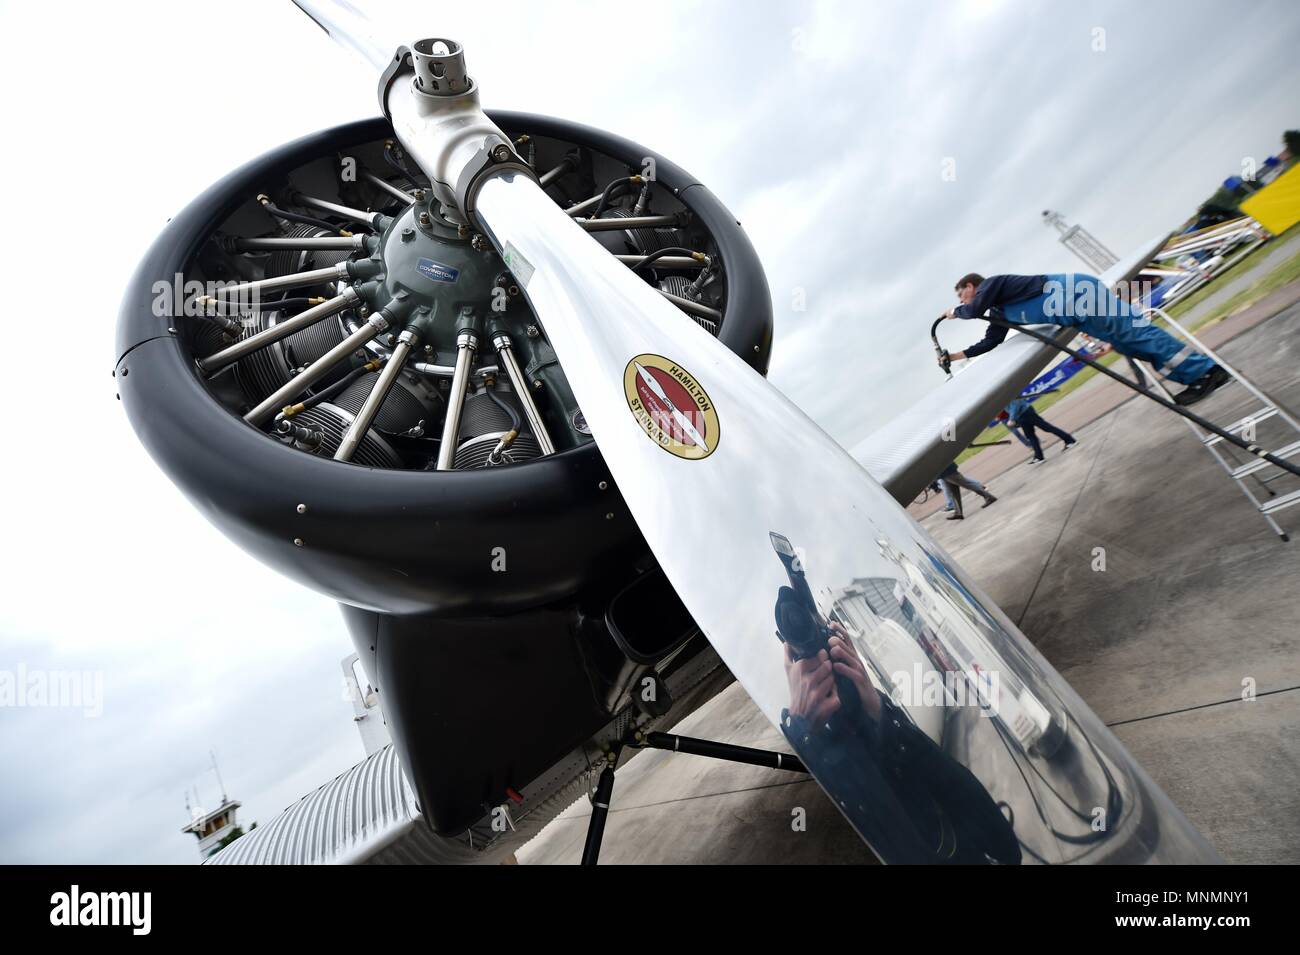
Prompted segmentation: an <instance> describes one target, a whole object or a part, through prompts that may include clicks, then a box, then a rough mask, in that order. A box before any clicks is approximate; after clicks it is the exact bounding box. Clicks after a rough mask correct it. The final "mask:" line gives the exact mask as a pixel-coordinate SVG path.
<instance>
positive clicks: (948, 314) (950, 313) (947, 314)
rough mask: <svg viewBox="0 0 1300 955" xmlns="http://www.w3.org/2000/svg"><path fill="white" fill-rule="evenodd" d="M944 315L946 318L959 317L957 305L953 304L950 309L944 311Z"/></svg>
mask: <svg viewBox="0 0 1300 955" xmlns="http://www.w3.org/2000/svg"><path fill="white" fill-rule="evenodd" d="M943 317H944V318H956V317H957V308H956V306H953V307H952V308H950V309H948V311H946V312H944V313H943Z"/></svg>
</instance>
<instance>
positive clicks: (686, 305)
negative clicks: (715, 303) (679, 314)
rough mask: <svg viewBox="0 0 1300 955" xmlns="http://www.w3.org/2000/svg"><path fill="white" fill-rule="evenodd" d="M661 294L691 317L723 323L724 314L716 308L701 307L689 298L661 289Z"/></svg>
mask: <svg viewBox="0 0 1300 955" xmlns="http://www.w3.org/2000/svg"><path fill="white" fill-rule="evenodd" d="M659 294H660V295H662V296H663V297H664V298H666V299H668V301H670V302H672V303H673V304H674V305H676V306H677V307H678V308H680V309H681V310H682V311H683V312H687V313H688V314H691V315H698V316H700V318H707V319H709V320H710V321H712V322H719V323H721V321H722V313H721V312H719V311H718V310H717V309H716V308H709V306H707V305H701V304H700V303H699V302H692V301H691V300H690V299H689V298H682V297H681V296H680V295H674V294H673V293H672V292H665V291H664V290H663V289H659Z"/></svg>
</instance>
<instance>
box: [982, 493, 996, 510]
mask: <svg viewBox="0 0 1300 955" xmlns="http://www.w3.org/2000/svg"><path fill="white" fill-rule="evenodd" d="M997 501H998V499H997V498H996V497H994V496H993V495H992V494H990V495H989V496H988V497H986V498H984V507H988V506H989V505H990V504H996V503H997ZM983 509H984V508H983V507H982V508H980V510H983Z"/></svg>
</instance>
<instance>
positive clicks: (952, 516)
mask: <svg viewBox="0 0 1300 955" xmlns="http://www.w3.org/2000/svg"><path fill="white" fill-rule="evenodd" d="M948 520H950V521H964V520H966V515H965V514H949V515H948Z"/></svg>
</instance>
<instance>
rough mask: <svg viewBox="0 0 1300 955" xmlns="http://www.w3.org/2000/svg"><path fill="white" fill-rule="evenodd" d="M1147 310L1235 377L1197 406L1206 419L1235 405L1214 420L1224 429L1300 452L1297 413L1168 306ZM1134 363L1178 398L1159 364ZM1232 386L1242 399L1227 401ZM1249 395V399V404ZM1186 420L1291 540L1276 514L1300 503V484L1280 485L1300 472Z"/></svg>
mask: <svg viewBox="0 0 1300 955" xmlns="http://www.w3.org/2000/svg"><path fill="white" fill-rule="evenodd" d="M1147 315H1148V316H1153V315H1158V316H1159V317H1160V318H1162V319H1164V321H1165V322H1166V323H1167V324H1168V325H1169V328H1170V331H1171V332H1172V333H1173V334H1176V335H1178V336H1179V337H1181V338H1182V339H1183V340H1184V341H1186V342H1187V343H1188V344H1189V345H1192V346H1193V347H1195V348H1196V349H1197V350H1198V351H1200V352H1201V353H1203V354H1205V355H1207V356H1209V357H1210V358H1211V359H1213V360H1214V361H1215V362H1216V363H1217V364H1219V365H1220V366H1221V367H1222V368H1223V369H1224V370H1225V371H1227V372H1228V373H1229V374H1230V375H1231V376H1232V379H1233V380H1232V381H1231V382H1229V383H1228V384H1227V385H1225V386H1224V387H1223V388H1221V389H1219V391H1218V392H1216V393H1215V395H1213V396H1211V397H1210V398H1208V399H1206V400H1204V401H1202V402H1200V403H1199V404H1198V405H1197V406H1196V407H1195V410H1196V412H1197V413H1198V414H1199V415H1201V416H1202V417H1204V418H1205V419H1206V420H1213V419H1212V418H1211V417H1210V415H1211V414H1213V413H1216V409H1217V411H1218V413H1222V409H1223V408H1229V407H1230V408H1232V409H1233V410H1231V411H1229V412H1228V415H1229V416H1230V420H1229V421H1228V423H1222V422H1214V423H1215V424H1217V426H1218V427H1219V428H1221V429H1223V430H1224V431H1227V432H1229V433H1231V434H1234V435H1236V436H1237V437H1239V438H1242V439H1243V440H1245V441H1246V442H1247V443H1248V444H1251V445H1254V446H1256V447H1258V448H1261V449H1263V450H1265V451H1268V452H1269V453H1271V454H1272V455H1273V456H1274V457H1277V458H1282V459H1290V458H1293V457H1295V456H1297V455H1300V416H1297V415H1296V414H1295V413H1294V412H1292V411H1291V410H1290V409H1288V408H1287V407H1286V406H1285V405H1283V404H1282V403H1281V402H1280V401H1279V400H1277V399H1276V398H1275V397H1274V396H1272V395H1271V394H1270V393H1269V392H1266V391H1265V390H1264V389H1263V388H1262V387H1260V386H1259V385H1258V384H1256V383H1255V382H1254V381H1252V380H1251V379H1249V378H1247V377H1246V376H1245V375H1244V374H1242V372H1241V371H1240V370H1239V369H1238V368H1235V367H1233V366H1232V365H1230V364H1229V363H1228V362H1227V361H1225V360H1224V359H1223V357H1222V356H1221V355H1220V354H1218V353H1217V352H1215V351H1214V350H1213V349H1212V348H1210V347H1209V346H1208V345H1207V344H1205V342H1204V341H1203V340H1201V339H1199V338H1197V337H1196V336H1195V335H1193V334H1192V333H1191V332H1190V331H1189V330H1187V329H1186V328H1184V327H1183V326H1182V325H1181V324H1179V322H1178V321H1177V320H1176V319H1174V318H1173V317H1172V316H1170V315H1169V314H1168V313H1167V312H1166V311H1164V310H1163V309H1161V308H1149V309H1147ZM1130 363H1131V364H1132V365H1133V367H1134V370H1135V371H1137V372H1139V381H1143V380H1145V382H1146V384H1147V386H1148V387H1149V388H1153V389H1154V390H1155V391H1156V392H1157V393H1158V394H1161V395H1163V396H1164V397H1165V398H1166V399H1167V400H1171V401H1172V400H1173V395H1172V394H1171V393H1170V391H1169V389H1168V387H1167V386H1166V384H1165V382H1164V381H1163V380H1162V379H1161V378H1160V375H1159V373H1158V371H1157V370H1156V369H1154V368H1151V367H1150V366H1149V365H1148V366H1146V367H1145V368H1143V367H1142V366H1141V365H1140V364H1139V363H1137V362H1133V361H1132V360H1131V359H1130ZM1229 389H1240V390H1239V391H1238V394H1237V397H1236V399H1235V400H1225V399H1226V397H1227V396H1226V395H1225V399H1220V398H1219V395H1221V394H1224V393H1226V392H1228V391H1229ZM1243 397H1244V399H1245V404H1244V406H1243V401H1242V399H1243ZM1182 420H1183V423H1184V424H1185V425H1186V426H1187V427H1188V429H1189V430H1190V431H1191V432H1192V434H1193V435H1195V437H1196V439H1197V440H1198V441H1199V442H1200V443H1201V445H1202V446H1203V447H1204V448H1205V449H1206V451H1208V452H1209V454H1210V455H1211V456H1212V457H1213V458H1214V460H1215V461H1216V462H1217V463H1218V464H1219V466H1220V467H1221V468H1222V469H1223V471H1224V472H1225V473H1226V474H1227V475H1228V477H1229V478H1230V479H1231V480H1232V481H1233V482H1234V483H1235V484H1236V485H1237V487H1238V489H1239V490H1240V491H1241V493H1242V494H1243V495H1245V497H1246V500H1247V501H1249V502H1250V506H1251V507H1252V508H1254V509H1255V511H1256V512H1258V513H1259V515H1260V516H1261V517H1262V518H1263V519H1264V521H1265V522H1266V523H1267V524H1268V526H1269V529H1270V530H1272V531H1273V533H1275V534H1276V535H1277V536H1278V537H1279V538H1281V539H1282V540H1283V541H1289V540H1290V539H1291V538H1290V535H1289V533H1288V532H1287V531H1286V530H1285V529H1284V528H1283V527H1282V526H1281V525H1280V524H1279V523H1278V520H1277V518H1276V517H1275V516H1274V515H1275V514H1277V512H1279V511H1282V510H1285V509H1286V508H1289V507H1292V506H1294V505H1296V504H1300V487H1295V488H1292V489H1291V490H1285V489H1279V487H1278V486H1276V485H1278V482H1279V481H1280V480H1282V479H1284V478H1290V479H1291V481H1292V483H1293V482H1294V477H1293V476H1292V475H1291V474H1289V473H1288V472H1287V471H1284V470H1283V469H1281V468H1279V467H1277V466H1275V465H1273V464H1270V463H1269V462H1268V461H1265V460H1264V459H1262V458H1259V457H1256V456H1254V455H1252V454H1249V453H1247V452H1246V451H1244V450H1242V449H1240V448H1238V447H1237V446H1236V445H1234V444H1232V443H1231V442H1229V441H1225V440H1224V439H1223V438H1222V437H1221V436H1219V435H1217V434H1212V433H1210V432H1209V431H1206V430H1205V429H1204V428H1202V427H1199V426H1198V425H1197V424H1196V423H1195V422H1193V421H1191V420H1189V419H1187V418H1183V419H1182Z"/></svg>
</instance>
